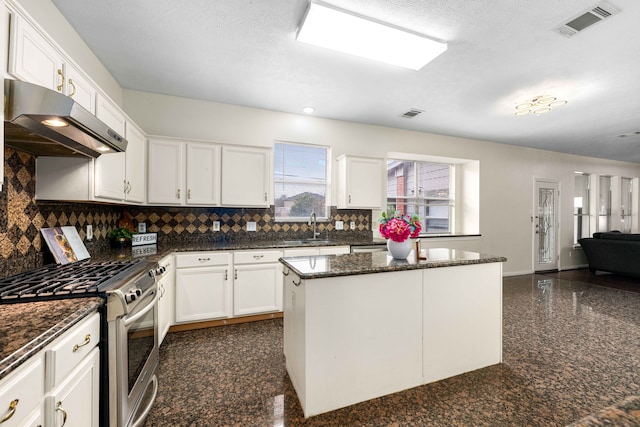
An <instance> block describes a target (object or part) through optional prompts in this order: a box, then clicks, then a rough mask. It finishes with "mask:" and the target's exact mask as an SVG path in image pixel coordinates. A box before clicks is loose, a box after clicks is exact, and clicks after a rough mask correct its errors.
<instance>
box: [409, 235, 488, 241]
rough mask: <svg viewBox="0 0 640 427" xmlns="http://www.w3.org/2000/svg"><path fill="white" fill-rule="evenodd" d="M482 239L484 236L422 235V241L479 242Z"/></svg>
mask: <svg viewBox="0 0 640 427" xmlns="http://www.w3.org/2000/svg"><path fill="white" fill-rule="evenodd" d="M480 237H482V234H424V235H420V236H419V238H420V239H427V240H428V239H442V240H449V239H458V240H477V239H479V238H480Z"/></svg>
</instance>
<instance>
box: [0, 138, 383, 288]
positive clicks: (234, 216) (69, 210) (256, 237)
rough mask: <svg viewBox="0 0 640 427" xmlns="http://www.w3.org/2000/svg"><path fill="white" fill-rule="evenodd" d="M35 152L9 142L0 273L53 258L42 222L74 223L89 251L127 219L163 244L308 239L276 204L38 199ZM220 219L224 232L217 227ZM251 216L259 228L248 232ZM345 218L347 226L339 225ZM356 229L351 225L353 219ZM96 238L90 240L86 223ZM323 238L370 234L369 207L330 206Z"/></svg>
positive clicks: (0, 198)
mask: <svg viewBox="0 0 640 427" xmlns="http://www.w3.org/2000/svg"><path fill="white" fill-rule="evenodd" d="M35 163H36V162H35V157H34V156H32V155H31V154H28V153H25V152H22V151H19V150H14V149H13V148H9V147H5V149H4V174H5V181H4V185H3V188H2V191H1V192H0V277H5V276H9V275H12V274H17V273H20V272H22V271H25V270H29V269H32V268H36V267H39V266H41V265H43V264H47V263H50V262H53V260H52V258H51V255H50V254H49V251H48V249H47V248H46V244H45V243H44V241H43V240H42V238H41V235H40V229H41V228H43V227H58V226H67V225H71V226H75V227H76V228H77V229H78V234H79V235H80V237H81V238H82V239H83V240H84V242H85V245H86V246H87V249H88V250H89V253H91V254H97V253H100V252H103V251H105V250H107V249H108V248H109V242H108V240H107V237H106V236H107V233H108V232H109V231H110V230H112V229H113V228H114V227H116V226H117V225H118V223H119V222H120V221H121V220H123V219H125V220H129V221H130V222H131V223H132V224H133V225H134V227H137V224H138V223H139V222H144V223H145V224H146V226H147V231H148V232H156V233H158V242H159V243H176V244H179V243H190V242H198V243H201V242H222V241H267V240H292V239H303V238H309V237H311V235H312V230H311V227H310V226H309V225H308V224H307V222H306V221H302V222H277V221H275V218H274V208H273V206H271V207H270V208H262V209H258V208H219V207H215V208H194V207H163V206H122V205H118V204H106V203H79V202H57V201H55V202H54V201H42V200H35V187H36V185H35ZM214 221H220V231H212V226H213V222H214ZM249 221H253V222H255V223H256V231H255V232H254V231H251V232H248V231H246V224H247V222H249ZM335 221H343V222H344V226H345V230H335V226H334V224H335ZM351 222H353V223H355V230H350V229H349V225H350V223H351ZM88 224H91V225H92V226H93V233H94V237H93V239H92V240H91V241H87V240H86V235H85V230H86V226H87V225H88ZM317 231H318V232H320V238H337V237H342V238H345V239H346V238H348V239H353V240H364V239H370V238H371V211H370V210H343V209H340V210H338V209H336V208H335V207H331V209H330V214H329V218H328V220H326V221H318V224H317Z"/></svg>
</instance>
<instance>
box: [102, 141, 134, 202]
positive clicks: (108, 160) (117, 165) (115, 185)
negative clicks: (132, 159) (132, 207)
mask: <svg viewBox="0 0 640 427" xmlns="http://www.w3.org/2000/svg"><path fill="white" fill-rule="evenodd" d="M124 167H125V153H107V154H103V155H101V156H100V157H98V158H97V159H95V188H94V194H95V196H96V197H104V198H107V199H115V200H123V199H124V193H125V189H126V184H127V182H126V180H125V177H124Z"/></svg>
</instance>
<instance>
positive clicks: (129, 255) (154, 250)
mask: <svg viewBox="0 0 640 427" xmlns="http://www.w3.org/2000/svg"><path fill="white" fill-rule="evenodd" d="M385 244H386V240H384V239H366V240H362V239H360V240H353V239H330V240H323V239H317V240H311V239H294V240H264V241H245V242H243V241H238V242H234V241H231V242H229V241H223V242H215V241H211V242H182V243H159V244H158V245H148V246H136V247H134V248H124V249H113V250H112V251H109V252H106V253H103V254H100V255H93V256H92V257H91V259H92V260H95V261H103V260H110V259H114V258H116V259H125V260H126V259H134V258H140V257H146V258H149V259H150V260H152V261H158V260H160V259H162V258H163V257H165V256H166V255H168V254H170V253H172V252H208V251H238V250H252V249H255V250H260V249H295V248H313V247H320V246H372V245H385Z"/></svg>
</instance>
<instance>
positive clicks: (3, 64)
mask: <svg viewBox="0 0 640 427" xmlns="http://www.w3.org/2000/svg"><path fill="white" fill-rule="evenodd" d="M10 16H11V14H10V12H9V9H7V7H6V6H2V7H0V22H1V24H0V28H2V29H3V30H2V31H1V32H0V55H1V56H0V70H2V74H3V75H5V74H6V73H7V56H8V55H9V52H8V49H9V22H10V21H9V20H10ZM2 89H3V91H4V85H3V86H2ZM0 115H2V121H3V122H4V108H3V109H2V112H0ZM0 153H4V126H2V128H0ZM2 164H3V165H4V162H3V163H2ZM3 182H4V170H3V168H0V191H2V184H3Z"/></svg>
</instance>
